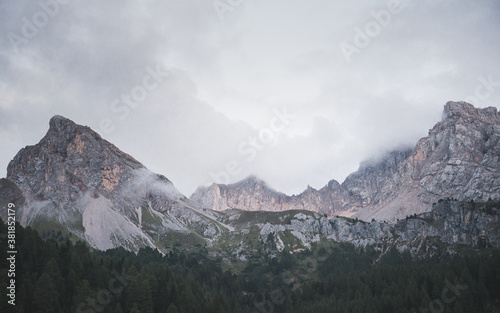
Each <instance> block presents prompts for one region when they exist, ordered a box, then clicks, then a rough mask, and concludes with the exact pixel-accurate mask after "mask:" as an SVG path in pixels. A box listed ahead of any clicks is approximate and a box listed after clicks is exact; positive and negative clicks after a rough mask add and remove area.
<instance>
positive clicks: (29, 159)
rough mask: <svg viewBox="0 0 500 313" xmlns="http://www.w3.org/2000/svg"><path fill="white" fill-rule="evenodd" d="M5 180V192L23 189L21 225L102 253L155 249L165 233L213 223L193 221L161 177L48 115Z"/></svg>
mask: <svg viewBox="0 0 500 313" xmlns="http://www.w3.org/2000/svg"><path fill="white" fill-rule="evenodd" d="M2 182H3V183H2V188H1V189H0V190H2V193H9V194H16V193H19V192H21V194H22V196H23V199H25V201H24V202H23V205H21V206H20V208H19V210H18V211H17V220H18V221H19V222H20V223H21V224H22V225H23V226H28V225H29V226H33V227H35V228H38V229H44V228H46V227H48V226H47V225H52V226H51V227H54V228H57V229H61V230H63V231H69V232H71V233H74V234H76V235H77V236H79V237H80V238H82V239H84V240H86V241H87V242H89V243H90V244H91V245H92V246H93V247H95V248H97V249H101V250H104V249H109V248H113V247H117V246H124V247H126V248H128V249H130V250H137V249H138V248H139V247H142V246H151V247H156V246H157V243H156V242H155V240H154V239H157V238H160V237H161V236H162V235H165V234H166V233H168V232H169V231H181V232H187V233H189V232H191V230H190V229H191V225H195V224H196V225H198V224H203V225H204V226H207V227H208V224H210V221H209V219H201V221H199V220H197V218H198V219H200V218H199V214H195V213H194V212H192V210H191V209H190V208H188V207H187V204H186V203H184V202H183V201H184V200H185V197H184V196H182V195H181V194H180V193H179V192H178V191H177V190H176V189H175V187H174V186H173V184H172V183H171V182H170V181H169V180H168V179H167V178H166V177H164V176H162V175H157V174H154V173H152V172H151V171H149V170H148V169H146V168H145V167H144V166H143V165H142V164H141V163H139V162H138V161H137V160H135V159H134V158H133V157H131V156H130V155H128V154H126V153H124V152H122V151H121V150H119V149H118V148H116V147H115V146H114V145H113V144H111V143H109V142H108V141H106V140H104V139H102V138H101V137H100V136H99V135H98V134H97V133H96V132H94V131H93V130H91V129H90V128H88V127H85V126H80V125H77V124H75V123H74V122H72V121H71V120H69V119H66V118H64V117H61V116H54V117H53V118H52V119H51V120H50V128H49V130H48V132H47V134H46V135H45V137H44V138H43V139H42V140H41V141H40V142H39V143H38V144H36V145H34V146H28V147H26V148H24V149H22V150H21V151H19V153H18V154H17V155H16V156H15V157H14V159H13V160H12V161H11V162H10V164H9V166H8V169H7V179H6V180H2ZM3 185H5V186H3ZM4 213H5V212H3V211H2V218H4V216H3V215H5V214H4ZM179 216H183V217H184V218H185V217H191V219H190V220H189V222H188V221H186V220H181V219H180V218H179Z"/></svg>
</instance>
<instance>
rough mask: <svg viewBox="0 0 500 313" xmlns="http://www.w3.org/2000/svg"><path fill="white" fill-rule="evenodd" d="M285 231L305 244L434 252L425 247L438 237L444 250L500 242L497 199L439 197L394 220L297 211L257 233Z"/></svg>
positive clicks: (263, 236)
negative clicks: (424, 209)
mask: <svg viewBox="0 0 500 313" xmlns="http://www.w3.org/2000/svg"><path fill="white" fill-rule="evenodd" d="M286 231H290V232H291V234H293V235H294V236H296V237H297V239H298V240H300V241H301V242H302V245H303V246H304V247H309V246H310V244H311V243H312V242H315V241H319V240H322V239H331V240H335V241H337V242H348V243H352V244H354V245H356V246H362V247H365V246H367V245H374V246H376V247H379V248H382V249H387V248H390V247H396V248H397V249H398V250H401V251H403V250H410V252H411V253H412V254H413V255H414V256H416V255H429V254H432V253H433V252H432V251H429V248H432V246H433V245H435V244H436V243H440V244H445V245H446V248H445V251H444V252H447V253H455V252H456V250H455V249H456V248H459V246H460V245H464V246H468V247H472V248H475V249H480V248H486V247H500V207H499V202H486V203H480V204H476V203H469V202H460V201H455V200H450V201H443V202H440V203H438V204H435V205H434V206H433V209H432V211H430V212H426V213H422V214H419V215H414V216H412V217H410V218H407V219H403V220H400V221H397V222H396V223H393V224H391V223H386V222H377V221H373V222H371V223H366V222H362V221H357V220H352V219H346V218H343V217H335V218H333V219H331V220H328V219H327V218H325V217H321V216H319V215H305V214H303V213H299V214H295V215H294V217H293V219H292V220H290V221H288V222H287V223H275V224H272V223H266V224H265V225H263V226H261V228H260V238H261V239H262V240H263V241H266V239H267V238H269V234H271V233H272V234H273V236H274V237H275V238H276V237H277V238H285V232H286ZM433 240H435V242H433ZM285 241H286V240H285ZM280 246H282V244H280V245H277V246H276V248H277V249H278V250H280ZM446 249H447V250H446Z"/></svg>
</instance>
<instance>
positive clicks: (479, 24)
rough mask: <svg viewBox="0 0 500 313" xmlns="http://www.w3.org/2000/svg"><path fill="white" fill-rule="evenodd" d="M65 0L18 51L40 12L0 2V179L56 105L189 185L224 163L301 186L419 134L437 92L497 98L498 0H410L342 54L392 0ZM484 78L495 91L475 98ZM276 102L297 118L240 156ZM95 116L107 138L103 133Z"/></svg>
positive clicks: (437, 107) (29, 5)
mask: <svg viewBox="0 0 500 313" xmlns="http://www.w3.org/2000/svg"><path fill="white" fill-rule="evenodd" d="M54 1H55V0H54ZM54 1H50V0H42V1H41V3H55V2H54ZM221 1H222V2H224V3H226V2H225V1H224V0H221ZM61 2H62V1H61ZM67 2H68V3H67V4H64V5H63V4H61V5H59V6H58V10H57V12H55V11H53V12H52V13H54V14H52V15H53V16H49V18H48V19H47V22H46V23H43V24H44V25H43V27H36V28H35V32H36V35H34V36H32V38H25V39H26V40H24V39H23V41H22V43H20V44H19V45H18V49H17V50H18V51H17V52H16V51H15V49H14V48H13V45H12V38H13V35H12V34H16V35H18V36H20V37H19V38H24V37H23V34H22V30H23V27H26V26H25V23H26V22H25V21H26V20H27V21H30V22H31V23H33V18H35V17H36V16H37V14H38V18H40V16H41V15H40V14H41V13H39V12H43V9H42V7H41V6H40V4H39V3H38V2H32V1H27V0H24V1H15V2H5V1H4V2H3V3H0V72H1V73H2V74H1V76H0V122H1V128H0V142H1V144H2V153H1V155H0V176H5V169H6V167H7V164H8V162H9V161H10V160H11V159H12V158H13V156H14V155H15V153H16V152H17V151H18V150H19V149H20V148H22V147H23V146H25V145H27V144H34V143H36V142H37V141H38V140H39V139H40V138H41V137H42V136H43V135H44V133H45V132H46V130H47V127H48V120H49V119H50V117H51V116H52V115H55V114H61V115H65V116H67V117H69V118H71V119H73V120H74V121H75V122H77V123H80V124H86V125H89V126H91V127H92V128H93V129H95V130H97V131H100V132H101V133H102V135H103V136H104V137H105V138H106V139H108V140H110V141H111V142H113V143H115V144H116V145H117V146H118V147H120V148H121V149H123V150H124V151H126V152H127V153H130V154H132V155H134V156H135V157H136V158H137V159H138V160H140V161H141V162H143V163H144V164H145V165H146V166H147V167H148V168H150V169H151V170H152V171H155V172H158V173H161V174H164V175H165V176H167V177H168V178H169V179H170V180H172V181H173V183H174V184H175V185H176V186H177V187H178V188H179V189H180V191H181V192H183V193H184V194H186V195H189V194H190V193H191V192H192V191H194V189H195V188H196V187H197V186H198V185H201V184H207V183H210V182H212V181H213V180H214V175H213V174H214V173H220V172H222V171H226V172H227V167H228V166H229V167H231V165H234V164H235V163H234V162H236V164H237V165H238V166H237V169H238V171H236V172H237V174H235V175H230V181H232V182H233V181H236V180H238V179H241V178H243V177H245V176H247V175H250V174H256V175H257V176H260V177H262V178H263V179H265V180H266V181H267V182H268V183H269V184H270V185H271V186H273V187H275V188H276V189H278V190H281V191H284V192H287V193H298V192H300V191H301V190H303V189H304V188H305V187H306V186H307V185H308V184H309V185H311V186H313V187H316V188H320V187H321V186H323V185H324V184H326V183H327V182H328V180H330V179H337V180H339V181H342V180H343V179H344V177H345V176H346V175H348V174H349V173H350V172H352V171H354V170H355V169H356V168H357V166H358V164H359V162H360V161H362V160H364V159H367V158H370V157H371V156H375V155H378V154H380V153H383V152H384V151H386V150H388V149H393V148H396V147H399V146H407V145H412V144H415V143H416V141H417V140H418V138H420V137H423V136H425V135H426V134H427V130H428V129H429V128H430V127H432V126H433V124H434V123H436V122H437V121H438V120H439V119H440V116H441V111H442V106H443V105H444V104H445V103H446V101H448V100H463V99H474V98H476V99H477V100H478V101H477V103H475V104H476V105H477V106H480V107H486V106H497V107H500V101H499V100H500V86H498V85H500V83H499V82H500V66H499V65H500V64H499V63H500V61H499V59H498V55H500V40H499V39H500V38H499V37H500V34H499V32H498V29H500V27H499V26H500V25H499V24H500V19H499V18H498V17H499V16H500V5H499V4H498V2H497V1H494V0H488V1H481V2H480V3H473V2H471V1H465V0H461V1H451V0H448V1H439V2H435V1H410V4H409V5H408V6H406V7H404V9H403V10H402V12H401V13H399V14H392V15H391V18H390V22H389V23H388V25H387V26H385V27H384V26H381V27H380V31H379V32H378V33H377V34H376V35H375V36H373V38H371V39H370V43H369V44H368V45H367V46H366V47H364V48H362V49H360V52H359V53H357V54H353V55H352V56H351V57H352V58H351V61H350V62H347V60H346V58H345V56H344V55H343V53H342V50H341V49H340V45H341V44H342V43H343V42H346V43H349V44H351V45H352V44H354V36H355V35H356V30H355V29H356V28H359V29H361V30H362V31H365V29H366V27H367V26H368V25H370V23H372V24H373V22H374V21H376V20H375V18H374V13H373V12H375V13H377V14H380V12H381V10H388V3H390V1H382V0H371V1H364V2H363V3H334V2H332V1H326V0H317V1H313V2H304V1H284V0H280V1H272V2H269V1H267V2H266V1H262V0H252V1H242V2H241V4H239V5H236V6H235V7H234V8H232V10H229V11H227V12H225V13H224V14H223V19H220V18H219V15H218V13H217V11H216V10H215V8H214V6H213V2H212V1H200V0H189V1H178V0H174V1H168V2H162V1H153V0H150V1H137V0H128V1H106V2H102V1H95V0H94V1H85V2H81V1H76V0H72V1H71V0H69V1H67ZM53 9H54V8H53ZM377 14H375V15H377ZM47 16H48V15H47ZM24 18H25V19H24ZM40 22H44V21H43V20H38V22H37V23H40ZM35 26H36V25H35ZM157 67H160V68H161V70H162V71H164V72H165V73H166V72H168V78H167V77H164V79H162V80H161V81H160V82H159V83H158V85H157V86H155V88H151V90H149V91H147V93H146V94H145V96H144V99H143V100H142V101H138V103H137V105H136V106H134V107H128V106H127V104H125V103H123V102H121V103H119V104H116V105H115V107H114V108H113V107H112V103H113V101H114V100H116V99H118V100H121V98H122V95H131V94H132V93H133V90H134V88H136V87H138V86H139V87H140V86H143V84H144V79H145V77H146V76H147V75H150V72H149V71H148V69H156V68H157ZM485 80H486V81H488V80H492V81H493V84H492V85H493V86H490V88H489V89H488V88H486V89H485V88H484V87H483V89H481V90H482V91H484V90H488V91H489V94H488V95H487V96H485V95H484V93H482V94H481V97H477V95H476V89H477V88H478V86H481V84H483V82H484V81H485ZM495 84H496V85H495ZM136 90H137V89H136ZM479 98H481V99H479ZM285 107H286V108H287V110H288V111H289V112H290V113H291V114H294V115H295V118H293V120H291V122H290V124H289V125H287V127H286V128H284V129H283V130H282V131H280V132H279V133H275V134H274V138H273V140H272V141H271V142H269V143H266V144H265V145H263V148H262V150H258V149H256V148H253V149H254V150H255V151H257V153H256V154H255V157H254V158H252V159H251V161H249V160H248V159H249V154H244V153H241V151H240V152H239V151H238V150H239V147H240V146H242V145H243V146H244V147H247V151H248V148H249V147H251V146H245V145H248V142H249V140H250V139H249V138H252V137H257V138H258V136H259V134H260V132H261V131H262V130H263V129H266V128H269V127H270V122H271V121H272V119H273V117H274V116H275V113H274V111H273V110H276V109H278V110H282V109H283V108H285ZM125 109H127V112H128V113H127V116H126V117H125V114H124V110H125ZM103 119H108V120H110V121H111V122H112V125H113V126H114V130H113V131H112V132H103V129H102V127H100V123H101V121H102V120H103ZM236 172H235V173H236Z"/></svg>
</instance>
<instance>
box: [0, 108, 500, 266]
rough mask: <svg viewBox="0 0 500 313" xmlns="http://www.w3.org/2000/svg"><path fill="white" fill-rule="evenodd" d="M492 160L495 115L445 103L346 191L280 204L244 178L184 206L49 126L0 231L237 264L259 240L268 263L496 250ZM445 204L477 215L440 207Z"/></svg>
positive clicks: (111, 156)
mask: <svg viewBox="0 0 500 313" xmlns="http://www.w3.org/2000/svg"><path fill="white" fill-rule="evenodd" d="M499 158H500V116H499V114H498V112H497V110H496V109H494V108H488V109H475V108H474V107H472V106H471V105H469V104H466V103H453V102H450V103H448V104H447V105H446V106H445V110H444V114H443V119H442V121H441V122H440V123H438V124H437V125H436V126H435V127H434V128H433V129H431V130H430V132H429V136H428V137H425V138H422V139H421V140H420V141H419V142H418V143H417V145H416V147H415V148H414V149H406V150H402V151H397V152H391V153H389V154H387V155H386V156H385V157H384V158H381V159H380V160H373V161H369V162H365V163H363V164H361V166H360V169H359V170H358V171H357V172H355V173H353V174H351V175H350V176H349V177H348V178H347V179H346V180H345V181H344V183H343V184H339V183H338V182H336V181H334V180H332V181H330V182H329V183H328V184H327V185H326V186H325V187H323V188H321V189H319V190H316V189H314V188H310V187H309V188H308V189H307V190H305V191H304V192H303V193H301V194H299V195H294V196H288V195H285V194H283V193H279V192H277V191H275V190H273V189H272V188H270V187H268V186H267V185H266V184H265V183H264V182H263V181H261V180H259V179H258V178H256V177H249V178H248V179H246V180H243V181H241V182H239V183H236V184H232V185H216V184H214V185H212V186H210V187H201V188H199V189H198V190H197V191H196V192H195V193H194V194H193V195H192V197H191V200H188V199H187V198H185V197H184V196H183V195H181V194H180V193H179V192H178V191H177V190H176V189H175V187H174V186H173V184H172V183H171V182H170V181H169V180H168V179H167V178H166V177H164V176H162V175H158V174H154V173H152V172H151V171H149V170H148V169H146V168H145V167H144V166H143V165H142V164H141V163H139V162H138V161H137V160H135V159H134V158H133V157H131V156H129V155H128V154H126V153H124V152H122V151H120V150H119V149H118V148H116V147H115V146H114V145H112V144H111V143H109V142H107V141H106V140H104V139H103V138H101V137H100V136H99V135H98V134H97V133H95V132H94V131H92V130H91V129H90V128H88V127H85V126H80V125H77V124H75V123H74V122H72V121H70V120H68V119H66V118H63V117H61V116H55V117H54V118H52V119H51V121H50V128H49V130H48V132H47V134H46V135H45V137H44V138H43V139H42V140H41V141H40V142H39V143H38V144H36V145H34V146H28V147H26V148H24V149H22V150H21V151H19V153H18V154H17V155H16V156H15V157H14V159H13V160H12V161H11V162H10V164H9V166H8V169H7V173H8V176H7V178H6V179H0V204H1V208H2V210H0V217H1V218H2V219H3V220H7V212H6V210H5V208H6V207H7V204H8V203H14V204H15V205H16V218H17V220H18V221H19V222H21V224H22V225H23V226H32V227H33V228H35V229H37V230H39V231H47V230H48V231H52V230H55V231H57V230H61V231H62V232H63V233H65V234H68V233H71V234H74V235H76V236H77V237H79V238H81V239H83V240H85V241H87V242H88V243H89V244H90V245H91V246H92V247H94V248H96V249H100V250H105V249H109V248H114V247H118V246H122V247H125V248H126V249H129V250H133V251H137V250H138V249H139V248H140V247H144V246H150V247H154V248H158V249H159V250H160V251H168V249H169V247H171V246H172V245H174V244H177V243H182V244H183V245H184V246H185V247H189V246H196V245H198V244H207V245H208V246H209V247H211V249H212V251H221V252H220V253H221V254H222V256H233V257H236V258H237V259H240V260H245V259H246V258H247V257H250V256H251V254H252V251H253V250H255V249H258V248H256V247H255V243H254V240H255V239H256V238H258V241H259V243H258V244H260V243H261V242H264V245H265V247H267V248H269V247H274V251H276V249H278V250H279V249H282V248H284V247H285V246H288V247H289V248H290V249H291V250H297V249H298V250H300V249H306V248H308V247H309V246H310V244H311V243H312V242H315V241H320V240H335V241H341V242H350V243H353V244H356V245H360V246H365V245H376V246H378V247H380V248H381V249H382V250H381V251H384V249H386V248H388V247H391V246H396V247H398V248H399V249H403V250H404V249H409V250H410V251H411V252H412V253H414V254H418V253H420V252H422V251H423V250H422V249H424V250H425V249H428V248H429V247H431V248H432V246H435V245H436V244H437V245H439V244H444V245H445V247H446V246H453V245H459V244H464V245H467V246H470V247H474V248H481V247H486V246H494V247H498V246H499V244H500V233H499V230H500V227H499V226H500V225H499V206H498V202H492V201H489V202H484V201H485V200H487V199H488V198H492V199H500V180H499V177H500V175H499V174H500V166H499V165H500V164H499V162H500V161H499ZM448 197H449V198H455V199H459V200H469V199H474V200H476V201H483V202H484V203H481V204H478V203H472V202H464V201H462V202H457V201H455V200H453V201H444V202H442V201H439V199H442V198H448ZM434 202H438V203H437V204H436V205H434V206H433V203H434ZM431 209H433V210H432V211H431ZM270 211H274V212H270ZM415 213H418V214H419V215H414V214H415ZM340 214H344V215H350V216H355V217H356V216H358V217H360V218H362V219H364V220H372V218H376V219H378V220H379V221H373V222H371V223H366V222H363V221H357V220H355V219H351V218H346V217H337V216H336V215H340ZM324 215H330V216H329V217H331V218H327V217H325V216H324ZM409 215H412V218H409V219H405V217H406V216H409ZM398 218H400V219H401V220H399V221H396V219H398ZM429 241H430V242H431V244H429ZM267 248H266V249H267ZM245 251H247V252H245ZM431 252H432V251H431ZM214 253H218V252H214Z"/></svg>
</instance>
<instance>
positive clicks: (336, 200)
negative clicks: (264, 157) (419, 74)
mask: <svg viewBox="0 0 500 313" xmlns="http://www.w3.org/2000/svg"><path fill="white" fill-rule="evenodd" d="M499 162H500V114H499V113H498V111H497V109H496V108H493V107H489V108H485V109H477V108H474V107H473V106H472V105H471V104H468V103H465V102H448V103H447V104H446V105H445V106H444V111H443V116H442V120H441V121H440V122H439V123H437V124H436V125H435V126H434V127H433V128H432V129H431V130H430V131H429V135H428V136H427V137H424V138H422V139H420V140H419V141H418V143H417V144H416V146H415V147H414V148H413V149H403V150H400V151H392V152H390V153H388V154H386V155H385V156H384V157H382V158H381V159H378V160H370V161H367V162H363V163H362V164H361V165H360V168H359V169H358V170H357V171H356V172H354V173H352V174H351V175H349V176H348V177H347V178H346V179H345V181H344V182H343V183H342V184H339V183H338V182H336V181H335V180H332V181H330V182H329V183H328V184H327V185H326V186H325V187H323V188H321V189H320V190H315V189H313V188H308V189H307V190H305V191H304V192H303V193H301V194H299V195H293V196H288V195H285V194H282V193H279V192H276V191H274V190H273V189H271V188H269V187H267V186H266V184H265V183H264V182H262V181H260V180H258V179H256V178H254V177H252V178H249V179H246V180H243V181H241V182H238V183H235V184H231V185H218V184H213V185H211V186H210V187H201V188H199V189H197V190H196V191H195V192H194V193H193V195H191V197H190V199H191V200H192V201H193V202H195V203H196V204H198V205H199V206H201V207H203V208H209V209H212V210H219V211H220V210H227V209H231V208H235V209H242V210H269V211H284V210H296V209H303V210H310V211H314V212H318V213H321V214H327V215H328V216H329V217H333V216H335V215H343V216H351V217H358V218H361V219H363V220H367V221H369V220H371V219H373V218H374V219H377V220H392V221H395V220H396V219H398V218H404V217H406V216H408V215H412V214H415V213H423V212H428V211H430V210H431V208H432V204H433V203H435V202H437V201H438V200H439V199H444V198H456V199H459V200H471V199H474V200H478V201H486V200H488V199H489V198H492V199H500V163H499Z"/></svg>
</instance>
